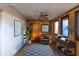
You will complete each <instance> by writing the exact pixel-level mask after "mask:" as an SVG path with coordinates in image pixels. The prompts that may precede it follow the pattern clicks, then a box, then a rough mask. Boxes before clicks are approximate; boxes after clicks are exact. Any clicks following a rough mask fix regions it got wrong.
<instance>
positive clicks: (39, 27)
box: [27, 19, 50, 42]
mask: <svg viewBox="0 0 79 59" xmlns="http://www.w3.org/2000/svg"><path fill="white" fill-rule="evenodd" d="M34 24H36V26H35V25H34ZM42 24H48V25H49V30H50V21H49V20H39V19H36V20H27V25H28V26H31V27H33V25H34V26H35V27H36V28H37V30H35V32H34V31H33V33H32V41H36V42H37V41H40V37H41V36H42V35H47V34H50V31H49V32H48V33H45V32H41V25H42ZM34 33H37V34H34ZM35 38H36V39H35Z"/></svg>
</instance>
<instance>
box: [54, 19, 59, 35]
mask: <svg viewBox="0 0 79 59" xmlns="http://www.w3.org/2000/svg"><path fill="white" fill-rule="evenodd" d="M55 22H58V28H59V19H57V20H55V21H54V34H56V33H55ZM58 33H59V29H58ZM56 35H57V34H56Z"/></svg>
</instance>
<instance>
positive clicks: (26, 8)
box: [12, 3, 78, 20]
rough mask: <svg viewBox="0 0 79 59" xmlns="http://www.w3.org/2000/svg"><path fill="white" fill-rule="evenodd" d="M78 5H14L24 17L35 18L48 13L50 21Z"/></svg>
mask: <svg viewBox="0 0 79 59" xmlns="http://www.w3.org/2000/svg"><path fill="white" fill-rule="evenodd" d="M77 5H78V3H16V4H15V5H12V6H13V7H14V8H15V9H17V10H18V11H19V12H20V13H21V14H23V16H25V17H28V18H30V17H32V18H35V17H36V16H39V15H40V12H46V13H47V14H48V15H49V18H50V20H51V19H53V18H55V17H57V16H59V15H61V14H63V13H65V12H67V11H68V10H70V9H72V8H74V7H75V6H77Z"/></svg>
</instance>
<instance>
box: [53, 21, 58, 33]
mask: <svg viewBox="0 0 79 59" xmlns="http://www.w3.org/2000/svg"><path fill="white" fill-rule="evenodd" d="M58 23H59V22H58V21H56V22H55V29H54V31H55V34H58V33H59V30H58V27H59V24H58Z"/></svg>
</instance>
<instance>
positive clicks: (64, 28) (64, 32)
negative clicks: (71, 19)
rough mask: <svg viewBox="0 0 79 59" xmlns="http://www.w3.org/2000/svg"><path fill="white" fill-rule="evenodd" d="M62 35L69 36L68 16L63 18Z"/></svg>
mask: <svg viewBox="0 0 79 59" xmlns="http://www.w3.org/2000/svg"><path fill="white" fill-rule="evenodd" d="M62 35H63V36H64V37H68V17H64V18H63V19H62Z"/></svg>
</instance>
